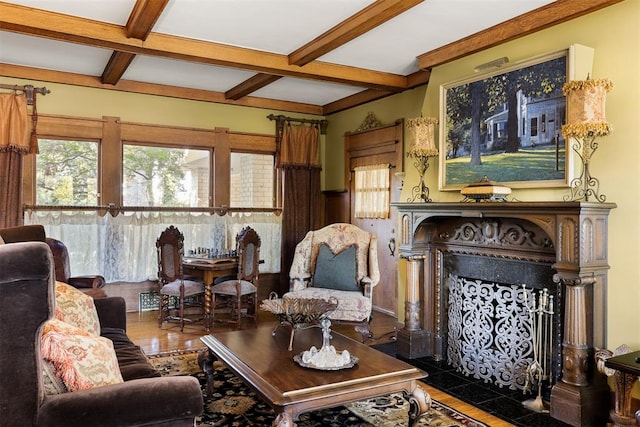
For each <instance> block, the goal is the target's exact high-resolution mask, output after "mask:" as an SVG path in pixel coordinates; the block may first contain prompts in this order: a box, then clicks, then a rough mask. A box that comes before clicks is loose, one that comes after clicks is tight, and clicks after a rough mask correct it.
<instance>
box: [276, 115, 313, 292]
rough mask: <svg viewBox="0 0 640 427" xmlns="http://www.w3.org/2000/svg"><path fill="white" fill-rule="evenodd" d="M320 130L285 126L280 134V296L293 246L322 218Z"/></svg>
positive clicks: (286, 286)
mask: <svg viewBox="0 0 640 427" xmlns="http://www.w3.org/2000/svg"><path fill="white" fill-rule="evenodd" d="M319 135H320V132H319V129H318V128H317V127H316V126H304V125H300V126H292V125H290V124H287V125H286V126H285V127H284V129H283V133H282V143H281V147H280V150H279V152H280V165H281V168H282V173H283V185H284V198H283V212H282V254H281V269H280V289H279V293H280V294H281V295H282V293H284V292H286V291H288V290H289V268H290V267H291V263H292V262H293V253H294V251H295V247H296V245H297V244H298V242H300V241H301V240H302V239H303V238H304V236H305V235H306V234H307V232H308V231H310V230H315V229H317V228H319V226H320V221H321V218H322V206H321V202H322V194H321V193H320V170H321V169H320V166H319V165H318V147H319Z"/></svg>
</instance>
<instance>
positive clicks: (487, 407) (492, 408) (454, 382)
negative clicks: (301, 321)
mask: <svg viewBox="0 0 640 427" xmlns="http://www.w3.org/2000/svg"><path fill="white" fill-rule="evenodd" d="M374 348H376V349H378V350H380V351H383V352H385V353H387V354H389V355H391V356H394V357H397V358H399V359H402V360H404V361H405V362H407V363H410V364H412V365H414V366H416V367H418V368H420V369H423V370H425V371H426V372H428V373H429V376H428V377H427V378H425V380H424V382H425V383H427V384H429V385H430V386H432V387H435V388H437V389H439V390H442V391H444V392H446V393H448V394H450V395H452V396H455V397H457V398H458V399H460V400H462V401H464V402H467V403H470V404H471V405H473V406H476V407H478V408H480V409H482V410H483V411H485V412H488V413H490V414H492V415H494V416H496V417H498V418H501V419H503V420H505V421H507V422H510V423H511V424H514V425H516V426H520V427H537V426H544V427H567V426H568V425H567V424H565V423H563V422H561V421H558V420H556V419H554V418H551V416H550V415H549V414H548V413H537V412H533V411H531V410H529V409H527V408H526V407H524V406H523V404H522V402H524V401H525V400H528V399H531V398H533V397H535V396H531V395H525V394H523V393H522V391H520V390H510V389H508V388H501V387H498V386H495V385H493V384H486V383H485V382H484V381H483V380H479V379H475V378H472V377H467V376H465V375H463V374H461V373H459V372H456V370H455V368H454V367H452V366H451V365H448V364H447V363H446V362H444V361H435V360H433V359H432V358H429V357H424V358H419V359H405V358H403V357H400V356H397V355H396V344H395V343H387V344H382V345H376V346H374Z"/></svg>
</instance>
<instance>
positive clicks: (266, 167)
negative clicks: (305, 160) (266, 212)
mask: <svg viewBox="0 0 640 427" xmlns="http://www.w3.org/2000/svg"><path fill="white" fill-rule="evenodd" d="M274 182H275V165H274V156H273V155H272V154H255V153H231V184H230V187H231V194H230V196H231V200H230V203H231V207H234V208H272V207H273V205H274Z"/></svg>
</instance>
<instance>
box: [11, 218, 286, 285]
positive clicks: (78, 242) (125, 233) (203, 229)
mask: <svg viewBox="0 0 640 427" xmlns="http://www.w3.org/2000/svg"><path fill="white" fill-rule="evenodd" d="M24 222H25V224H42V225H43V226H44V227H45V231H46V234H47V236H49V237H54V238H56V239H58V240H61V241H62V242H64V244H65V245H66V246H67V248H68V250H69V258H70V261H71V273H72V274H73V275H74V276H80V275H84V274H101V275H103V276H104V277H105V280H106V281H107V282H114V281H129V282H137V281H142V280H148V279H155V278H156V277H157V269H158V267H157V258H156V247H155V244H156V239H157V238H158V236H159V235H160V233H161V232H162V231H163V230H164V229H165V228H167V227H168V226H170V225H174V226H176V227H177V228H178V229H179V230H180V231H181V232H182V234H183V235H184V239H185V242H184V248H185V253H188V251H189V250H190V249H194V248H198V247H204V248H210V249H212V250H214V251H217V252H226V251H228V250H232V249H235V236H236V234H237V233H238V232H239V231H240V230H241V229H242V228H243V227H244V226H247V225H248V226H251V227H252V228H254V229H255V230H256V232H257V233H258V235H259V236H260V239H261V240H262V248H261V258H262V260H264V263H263V264H261V265H260V271H262V272H265V273H277V272H279V271H280V256H279V255H280V245H281V229H282V221H281V217H280V216H276V215H274V214H271V213H250V214H239V213H234V214H231V215H224V216H219V215H209V214H203V213H174V212H128V213H124V214H119V215H117V216H116V217H112V216H111V215H109V214H107V215H105V216H100V215H98V214H97V213H95V212H85V211H64V212H60V211H40V212H31V213H27V214H25V219H24Z"/></svg>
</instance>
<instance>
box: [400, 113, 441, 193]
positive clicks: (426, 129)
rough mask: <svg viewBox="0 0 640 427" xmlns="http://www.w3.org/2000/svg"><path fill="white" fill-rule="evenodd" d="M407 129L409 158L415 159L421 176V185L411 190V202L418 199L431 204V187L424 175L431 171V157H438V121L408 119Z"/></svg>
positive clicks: (433, 119)
mask: <svg viewBox="0 0 640 427" xmlns="http://www.w3.org/2000/svg"><path fill="white" fill-rule="evenodd" d="M406 123H407V129H408V133H409V144H410V146H409V151H408V152H407V157H410V158H413V159H414V162H413V166H414V167H415V168H416V170H417V171H418V173H419V174H420V183H419V184H418V185H416V186H415V187H413V188H412V189H411V193H412V194H413V196H412V197H410V198H409V200H408V201H409V202H414V201H416V200H417V199H420V200H422V201H423V202H424V203H428V202H431V199H430V198H429V187H427V186H426V185H425V183H424V174H425V173H426V172H427V169H429V157H436V156H437V155H438V147H436V142H435V129H436V126H437V124H438V119H436V118H434V117H418V118H415V119H407V122H406Z"/></svg>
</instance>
